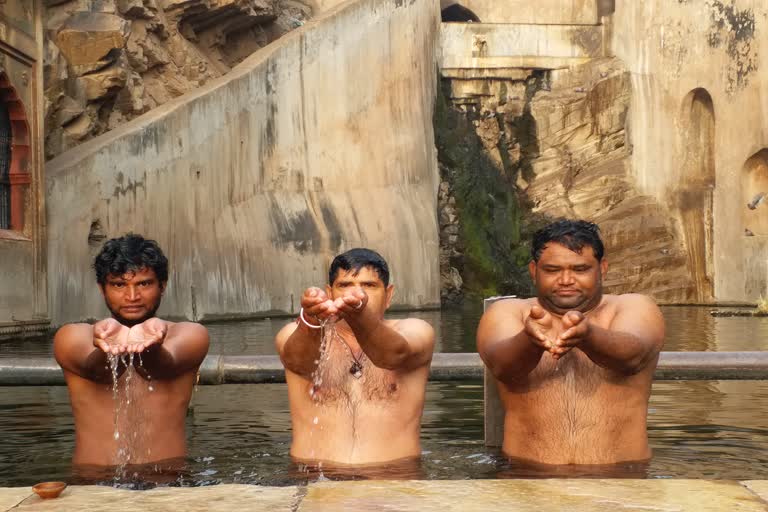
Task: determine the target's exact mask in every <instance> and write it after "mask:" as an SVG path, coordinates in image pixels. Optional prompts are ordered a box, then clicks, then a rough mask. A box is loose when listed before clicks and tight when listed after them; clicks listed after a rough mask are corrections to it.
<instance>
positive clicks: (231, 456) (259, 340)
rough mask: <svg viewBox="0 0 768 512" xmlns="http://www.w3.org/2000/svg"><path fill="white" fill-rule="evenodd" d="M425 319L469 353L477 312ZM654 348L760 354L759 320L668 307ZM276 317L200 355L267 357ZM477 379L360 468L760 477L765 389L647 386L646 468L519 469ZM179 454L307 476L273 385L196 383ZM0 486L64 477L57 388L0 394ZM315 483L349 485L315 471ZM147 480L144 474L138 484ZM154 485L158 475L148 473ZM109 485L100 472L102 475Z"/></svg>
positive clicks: (480, 474)
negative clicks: (382, 457) (374, 463)
mask: <svg viewBox="0 0 768 512" xmlns="http://www.w3.org/2000/svg"><path fill="white" fill-rule="evenodd" d="M411 315H414V316H419V317H421V318H424V319H425V320H428V321H430V322H431V323H432V324H433V325H435V327H436V330H437V332H438V349H439V350H440V351H443V352H468V351H472V350H474V330H475V327H476V325H477V320H478V318H479V315H480V309H479V308H477V307H469V308H465V309H463V310H460V311H456V310H454V311H450V310H449V311H442V312H440V311H433V312H421V313H416V314H411ZM664 315H665V318H666V319H667V330H668V337H667V345H666V347H665V350H710V351H729V350H768V319H766V318H741V317H732V318H713V317H712V316H710V315H709V309H708V308H693V307H667V308H664ZM284 323H285V320H284V319H275V320H262V321H251V322H238V323H228V324H224V323H222V324H212V325H209V329H210V332H211V337H212V340H213V343H212V347H211V353H222V354H273V353H274V349H273V348H272V341H271V337H272V335H273V333H274V332H276V331H277V330H278V329H279V328H280V327H281V326H282V325H283V324H284ZM50 354H51V351H50V342H49V341H46V340H21V341H15V342H12V343H6V344H0V358H10V357H18V356H20V355H25V356H42V355H50ZM482 396H483V394H482V384H481V383H480V382H433V383H430V384H429V385H428V388H427V401H426V405H425V410H424V419H423V428H422V450H423V455H422V460H421V467H420V468H419V469H418V470H417V473H416V474H415V475H414V474H409V475H404V474H402V473H398V470H397V469H393V470H392V472H390V473H376V472H372V473H368V474H361V475H358V477H364V476H370V477H376V476H386V477H394V476H398V474H399V475H400V476H411V477H413V476H417V477H420V478H429V479H468V478H473V479H474V478H507V477H525V476H528V477H545V476H587V477H589V476H614V477H633V478H645V477H647V478H722V479H739V480H744V479H768V421H767V420H766V416H765V411H767V410H768V382H751V381H718V382H716V381H702V382H656V383H655V384H654V387H653V394H652V397H651V402H650V405H649V420H648V424H649V437H650V442H651V446H652V448H653V451H654V456H653V459H652V460H651V462H650V463H649V464H648V465H629V466H626V467H618V468H617V467H613V468H547V469H545V470H542V469H541V468H537V469H535V470H534V469H532V468H521V467H518V466H515V465H511V464H510V463H508V462H507V461H505V460H504V459H503V458H501V457H498V455H497V454H496V453H495V452H494V451H493V450H489V449H486V448H485V446H484V445H483V416H482V410H483V407H482V405H483V404H482ZM187 433H188V437H189V452H190V456H189V458H188V460H187V461H186V465H185V467H184V468H183V470H182V472H181V474H180V476H174V478H173V480H174V483H175V484H179V485H207V484H216V483H235V482H237V483H258V484H265V485H266V484H269V485H285V484H293V483H296V482H297V481H298V482H300V481H302V480H306V479H316V478H318V475H317V473H316V472H310V473H305V472H302V471H297V468H295V467H293V466H292V464H291V461H290V458H289V456H288V448H289V443H290V418H289V414H288V400H287V393H286V388H285V385H284V384H263V385H248V386H241V385H227V386H200V387H199V388H198V389H197V391H196V392H195V394H194V397H193V402H192V407H191V409H190V414H189V416H188V418H187ZM0 439H2V441H0V486H26V485H31V484H33V483H35V482H38V481H41V480H53V479H63V480H69V481H71V480H72V474H71V469H70V455H71V452H72V449H73V443H74V426H73V422H72V416H71V413H70V409H69V402H68V397H67V391H66V388H64V387H37V388H32V387H22V388H3V389H2V390H0ZM324 476H325V477H330V478H336V477H344V478H349V477H352V475H349V474H348V475H344V476H338V475H336V474H334V473H332V472H329V471H327V472H325V473H324ZM148 478H149V480H152V476H149V477H148ZM158 480H161V479H160V478H158ZM105 481H109V477H108V476H107V477H105Z"/></svg>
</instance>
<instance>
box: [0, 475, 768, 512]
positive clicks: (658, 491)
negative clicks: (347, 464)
mask: <svg viewBox="0 0 768 512" xmlns="http://www.w3.org/2000/svg"><path fill="white" fill-rule="evenodd" d="M761 496H762V498H761ZM766 500H768V481H767V480H752V481H747V482H736V481H728V480H587V479H578V480H567V479H553V480H438V481H349V482H321V483H313V484H310V485H309V486H306V487H296V486H293V487H263V486H257V485H232V484H229V485H217V486H210V487H194V488H178V487H174V488H170V487H164V488H158V489H152V490H149V491H129V490H124V489H113V488H111V487H98V486H72V487H69V488H67V490H66V491H64V493H63V494H62V495H61V496H60V497H59V498H57V499H54V500H41V499H40V498H38V497H37V496H36V495H34V494H32V491H31V490H30V489H29V488H0V512H6V511H8V510H11V509H12V510H14V511H16V510H19V511H23V510H35V511H73V510H88V511H105V512H106V511H108V512H119V511H123V510H124V511H131V512H136V511H137V510H141V511H146V512H155V511H161V510H184V511H204V510H205V511H208V510H211V511H236V512H238V511H246V510H248V511H251V510H255V511H260V510H264V511H270V512H271V511H285V512H291V511H298V512H304V511H307V512H325V511H328V512H337V511H340V510H349V511H353V512H369V511H370V512H373V511H377V512H378V511H381V510H388V511H413V512H432V511H435V512H438V511H439V512H453V511H456V512H458V511H461V512H465V511H469V512H474V511H478V512H480V511H482V512H486V511H488V510H494V509H498V508H499V507H500V506H503V507H504V508H507V509H509V510H515V511H516V512H517V511H519V512H528V511H531V512H541V511H547V510H552V511H561V510H567V511H574V512H581V511H584V512H587V511H588V512H602V511H606V512H608V511H610V512H614V511H616V510H621V511H622V512H623V511H638V512H648V511H649V510H652V511H661V512H663V511H669V512H672V511H674V512H681V511H686V512H687V511H690V512H709V511H712V512H722V511H734V510H738V511H739V512H752V511H762V512H768V501H766Z"/></svg>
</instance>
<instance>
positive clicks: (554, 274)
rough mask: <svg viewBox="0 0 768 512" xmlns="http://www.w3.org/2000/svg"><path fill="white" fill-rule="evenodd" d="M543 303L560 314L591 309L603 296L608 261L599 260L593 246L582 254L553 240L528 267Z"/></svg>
mask: <svg viewBox="0 0 768 512" xmlns="http://www.w3.org/2000/svg"><path fill="white" fill-rule="evenodd" d="M528 269H529V271H530V272H531V278H532V279H533V282H534V284H535V285H536V291H537V295H538V298H539V302H540V303H541V305H542V306H543V307H544V308H545V309H547V310H549V311H551V312H553V313H556V314H563V313H565V312H567V311H573V310H575V311H581V312H585V311H589V310H590V309H592V308H594V307H595V306H597V304H598V303H599V302H600V299H601V298H602V295H603V288H602V283H603V277H604V276H605V272H606V271H607V270H608V264H607V262H606V261H605V259H603V261H602V262H599V261H597V258H595V253H594V251H593V250H592V247H589V246H585V247H584V248H583V249H582V250H581V254H579V253H577V252H574V251H572V250H570V249H568V248H567V247H565V246H564V245H560V244H558V243H555V242H549V243H547V245H546V246H545V247H544V250H543V251H542V253H541V257H540V258H539V261H538V262H537V261H532V262H531V263H530V264H529V266H528Z"/></svg>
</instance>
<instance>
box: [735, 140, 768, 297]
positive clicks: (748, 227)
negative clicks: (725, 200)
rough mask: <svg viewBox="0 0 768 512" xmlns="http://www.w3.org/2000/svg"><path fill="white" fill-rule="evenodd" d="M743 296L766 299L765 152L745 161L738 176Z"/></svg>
mask: <svg viewBox="0 0 768 512" xmlns="http://www.w3.org/2000/svg"><path fill="white" fill-rule="evenodd" d="M741 191H742V193H741V205H740V208H741V219H742V224H743V230H744V246H743V256H744V295H745V296H746V299H747V300H757V299H758V298H759V297H761V296H763V297H766V296H768V148H764V149H762V150H760V151H758V152H757V153H755V154H754V155H752V156H751V157H749V158H748V159H747V161H746V162H745V163H744V167H743V168H742V172H741Z"/></svg>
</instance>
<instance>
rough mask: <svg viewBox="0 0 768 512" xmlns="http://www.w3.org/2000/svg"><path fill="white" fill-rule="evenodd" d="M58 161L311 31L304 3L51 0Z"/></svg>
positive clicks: (49, 117) (49, 95)
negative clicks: (281, 41)
mask: <svg viewBox="0 0 768 512" xmlns="http://www.w3.org/2000/svg"><path fill="white" fill-rule="evenodd" d="M46 4H47V10H46V35H47V44H46V49H47V54H46V76H45V87H46V110H47V111H46V155H47V157H48V158H52V157H54V156H56V155H58V154H60V153H61V152H63V151H66V150H67V149H69V148H72V147H74V146H76V145H78V144H81V143H82V142H85V141H86V140H89V139H91V138H93V137H95V136H97V135H99V134H102V133H105V132H107V131H109V130H112V129H114V128H116V127H117V126H120V125H121V124H123V123H125V122H127V121H129V120H131V119H133V118H135V117H137V116H140V115H142V114H144V113H145V112H148V111H150V110H152V109H153V108H156V107H157V106H158V105H162V104H164V103H166V102H168V101H169V100H171V99H173V98H176V97H178V96H181V95H182V94H184V93H186V92H188V91H191V90H193V89H196V88H198V87H200V86H202V85H204V84H206V83H207V82H209V81H210V80H212V79H214V78H216V77H220V76H222V75H224V74H225V73H227V72H228V71H229V70H230V69H232V67H233V66H235V65H236V64H238V63H239V62H242V60H243V59H245V58H246V57H247V56H249V55H251V54H252V53H253V52H254V51H256V50H258V49H259V48H261V47H263V46H266V45H267V44H268V43H270V42H271V41H274V40H275V39H277V38H278V37H280V36H282V35H283V34H285V33H287V32H288V31H290V30H293V29H294V28H296V27H298V26H301V25H303V24H304V23H305V22H306V20H307V19H308V18H309V15H310V13H311V9H310V8H309V7H308V6H307V5H306V4H304V3H302V2H299V1H297V0H46Z"/></svg>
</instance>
